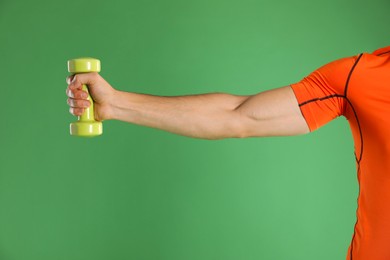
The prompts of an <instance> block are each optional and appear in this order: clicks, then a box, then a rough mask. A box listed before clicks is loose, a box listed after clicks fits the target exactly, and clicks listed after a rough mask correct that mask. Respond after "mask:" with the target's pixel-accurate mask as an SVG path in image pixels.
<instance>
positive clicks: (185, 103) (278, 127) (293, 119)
mask: <svg viewBox="0 0 390 260" xmlns="http://www.w3.org/2000/svg"><path fill="white" fill-rule="evenodd" d="M81 84H88V86H89V88H90V92H91V95H92V97H93V99H94V100H95V102H96V103H95V104H96V105H95V110H97V111H95V112H96V114H97V115H98V116H97V117H98V118H97V119H98V120H105V119H116V120H121V121H126V122H129V123H133V124H138V125H143V126H148V127H153V128H158V129H162V130H165V131H169V132H172V133H175V134H180V135H184V136H189V137H195V138H202V139H222V138H242V137H255V136H259V137H260V136H285V135H298V134H304V133H308V132H309V129H308V126H307V124H306V122H305V120H304V118H303V116H302V114H301V112H300V109H299V106H298V103H297V101H296V98H295V95H294V93H293V91H292V89H291V88H290V87H283V88H279V89H274V90H270V91H266V92H262V93H259V94H257V95H253V96H236V95H229V94H222V93H213V94H202V95H190V96H179V97H161V96H152V95H144V94H136V93H130V92H122V91H117V90H114V89H113V88H111V86H109V84H108V83H107V82H105V81H104V79H103V78H101V77H100V76H99V75H98V74H96V73H90V74H79V75H77V76H76V79H75V80H73V82H72V83H71V84H70V85H69V87H68V90H67V93H68V96H69V99H68V104H69V105H70V106H71V113H72V114H74V115H78V114H80V113H82V111H83V108H84V107H86V105H88V103H87V102H88V101H85V100H83V98H81V97H79V96H81V94H82V93H81V92H82V91H81ZM108 90H109V91H108ZM100 92H106V93H105V96H104V97H105V98H103V95H100ZM107 93H109V94H107ZM76 97H77V98H76ZM99 115H100V116H99Z"/></svg>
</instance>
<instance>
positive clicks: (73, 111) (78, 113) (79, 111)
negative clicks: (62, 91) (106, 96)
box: [69, 107, 84, 116]
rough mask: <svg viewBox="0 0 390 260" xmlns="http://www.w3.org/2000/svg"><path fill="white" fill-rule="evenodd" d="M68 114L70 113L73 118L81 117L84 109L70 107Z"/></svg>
mask: <svg viewBox="0 0 390 260" xmlns="http://www.w3.org/2000/svg"><path fill="white" fill-rule="evenodd" d="M69 113H71V114H72V115H74V116H81V115H82V114H83V113H84V108H76V107H70V108H69Z"/></svg>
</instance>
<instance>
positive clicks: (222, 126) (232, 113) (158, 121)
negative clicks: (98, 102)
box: [112, 91, 248, 139]
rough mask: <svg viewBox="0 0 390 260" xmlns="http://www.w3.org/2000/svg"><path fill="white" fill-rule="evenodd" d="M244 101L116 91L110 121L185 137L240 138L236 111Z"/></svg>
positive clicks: (240, 98) (230, 97)
mask: <svg viewBox="0 0 390 260" xmlns="http://www.w3.org/2000/svg"><path fill="white" fill-rule="evenodd" d="M247 98H248V97H247V96H235V95H229V94H222V93H213V94H202V95H189V96H178V97H161V96H152V95H145V94H135V93H129V92H121V91H118V92H117V94H116V97H115V104H113V105H112V118H113V119H117V120H121V121H126V122H129V123H133V124H137V125H143V126H148V127H152V128H157V129H161V130H165V131H168V132H171V133H175V134H179V135H184V136H188V137H195V138H202V139H222V138H230V137H240V136H241V129H240V122H239V121H240V120H239V117H240V115H239V113H238V112H237V111H236V108H237V107H238V106H240V105H241V104H242V103H243V102H244V101H245V100H246V99H247Z"/></svg>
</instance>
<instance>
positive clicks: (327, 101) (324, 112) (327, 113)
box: [291, 56, 357, 131]
mask: <svg viewBox="0 0 390 260" xmlns="http://www.w3.org/2000/svg"><path fill="white" fill-rule="evenodd" d="M356 59H357V57H356V56H353V57H349V58H343V59H339V60H336V61H333V62H331V63H328V64H326V65H325V66H322V67H321V68H319V69H317V70H315V71H314V72H312V73H311V74H310V75H309V76H307V77H305V78H304V79H303V80H301V81H300V82H298V83H295V84H292V85H291V88H292V90H293V91H294V94H295V97H296V98H297V101H298V104H299V107H300V109H301V112H302V115H303V117H304V118H305V120H306V123H307V125H308V126H309V128H310V131H314V130H316V129H318V128H320V127H321V126H323V125H325V124H326V123H328V122H329V121H331V120H333V119H334V118H336V117H339V116H341V115H344V113H345V106H346V102H347V101H346V96H345V87H346V84H347V80H348V75H349V73H350V71H351V69H352V67H353V65H354V64H355V62H356Z"/></svg>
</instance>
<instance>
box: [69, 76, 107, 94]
mask: <svg viewBox="0 0 390 260" xmlns="http://www.w3.org/2000/svg"><path fill="white" fill-rule="evenodd" d="M99 78H100V76H99V73H97V72H90V73H80V74H75V75H72V76H69V77H68V78H67V81H70V84H69V89H71V90H75V89H82V86H83V85H87V86H89V87H90V86H94V85H95V84H96V83H97V82H98V80H99Z"/></svg>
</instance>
